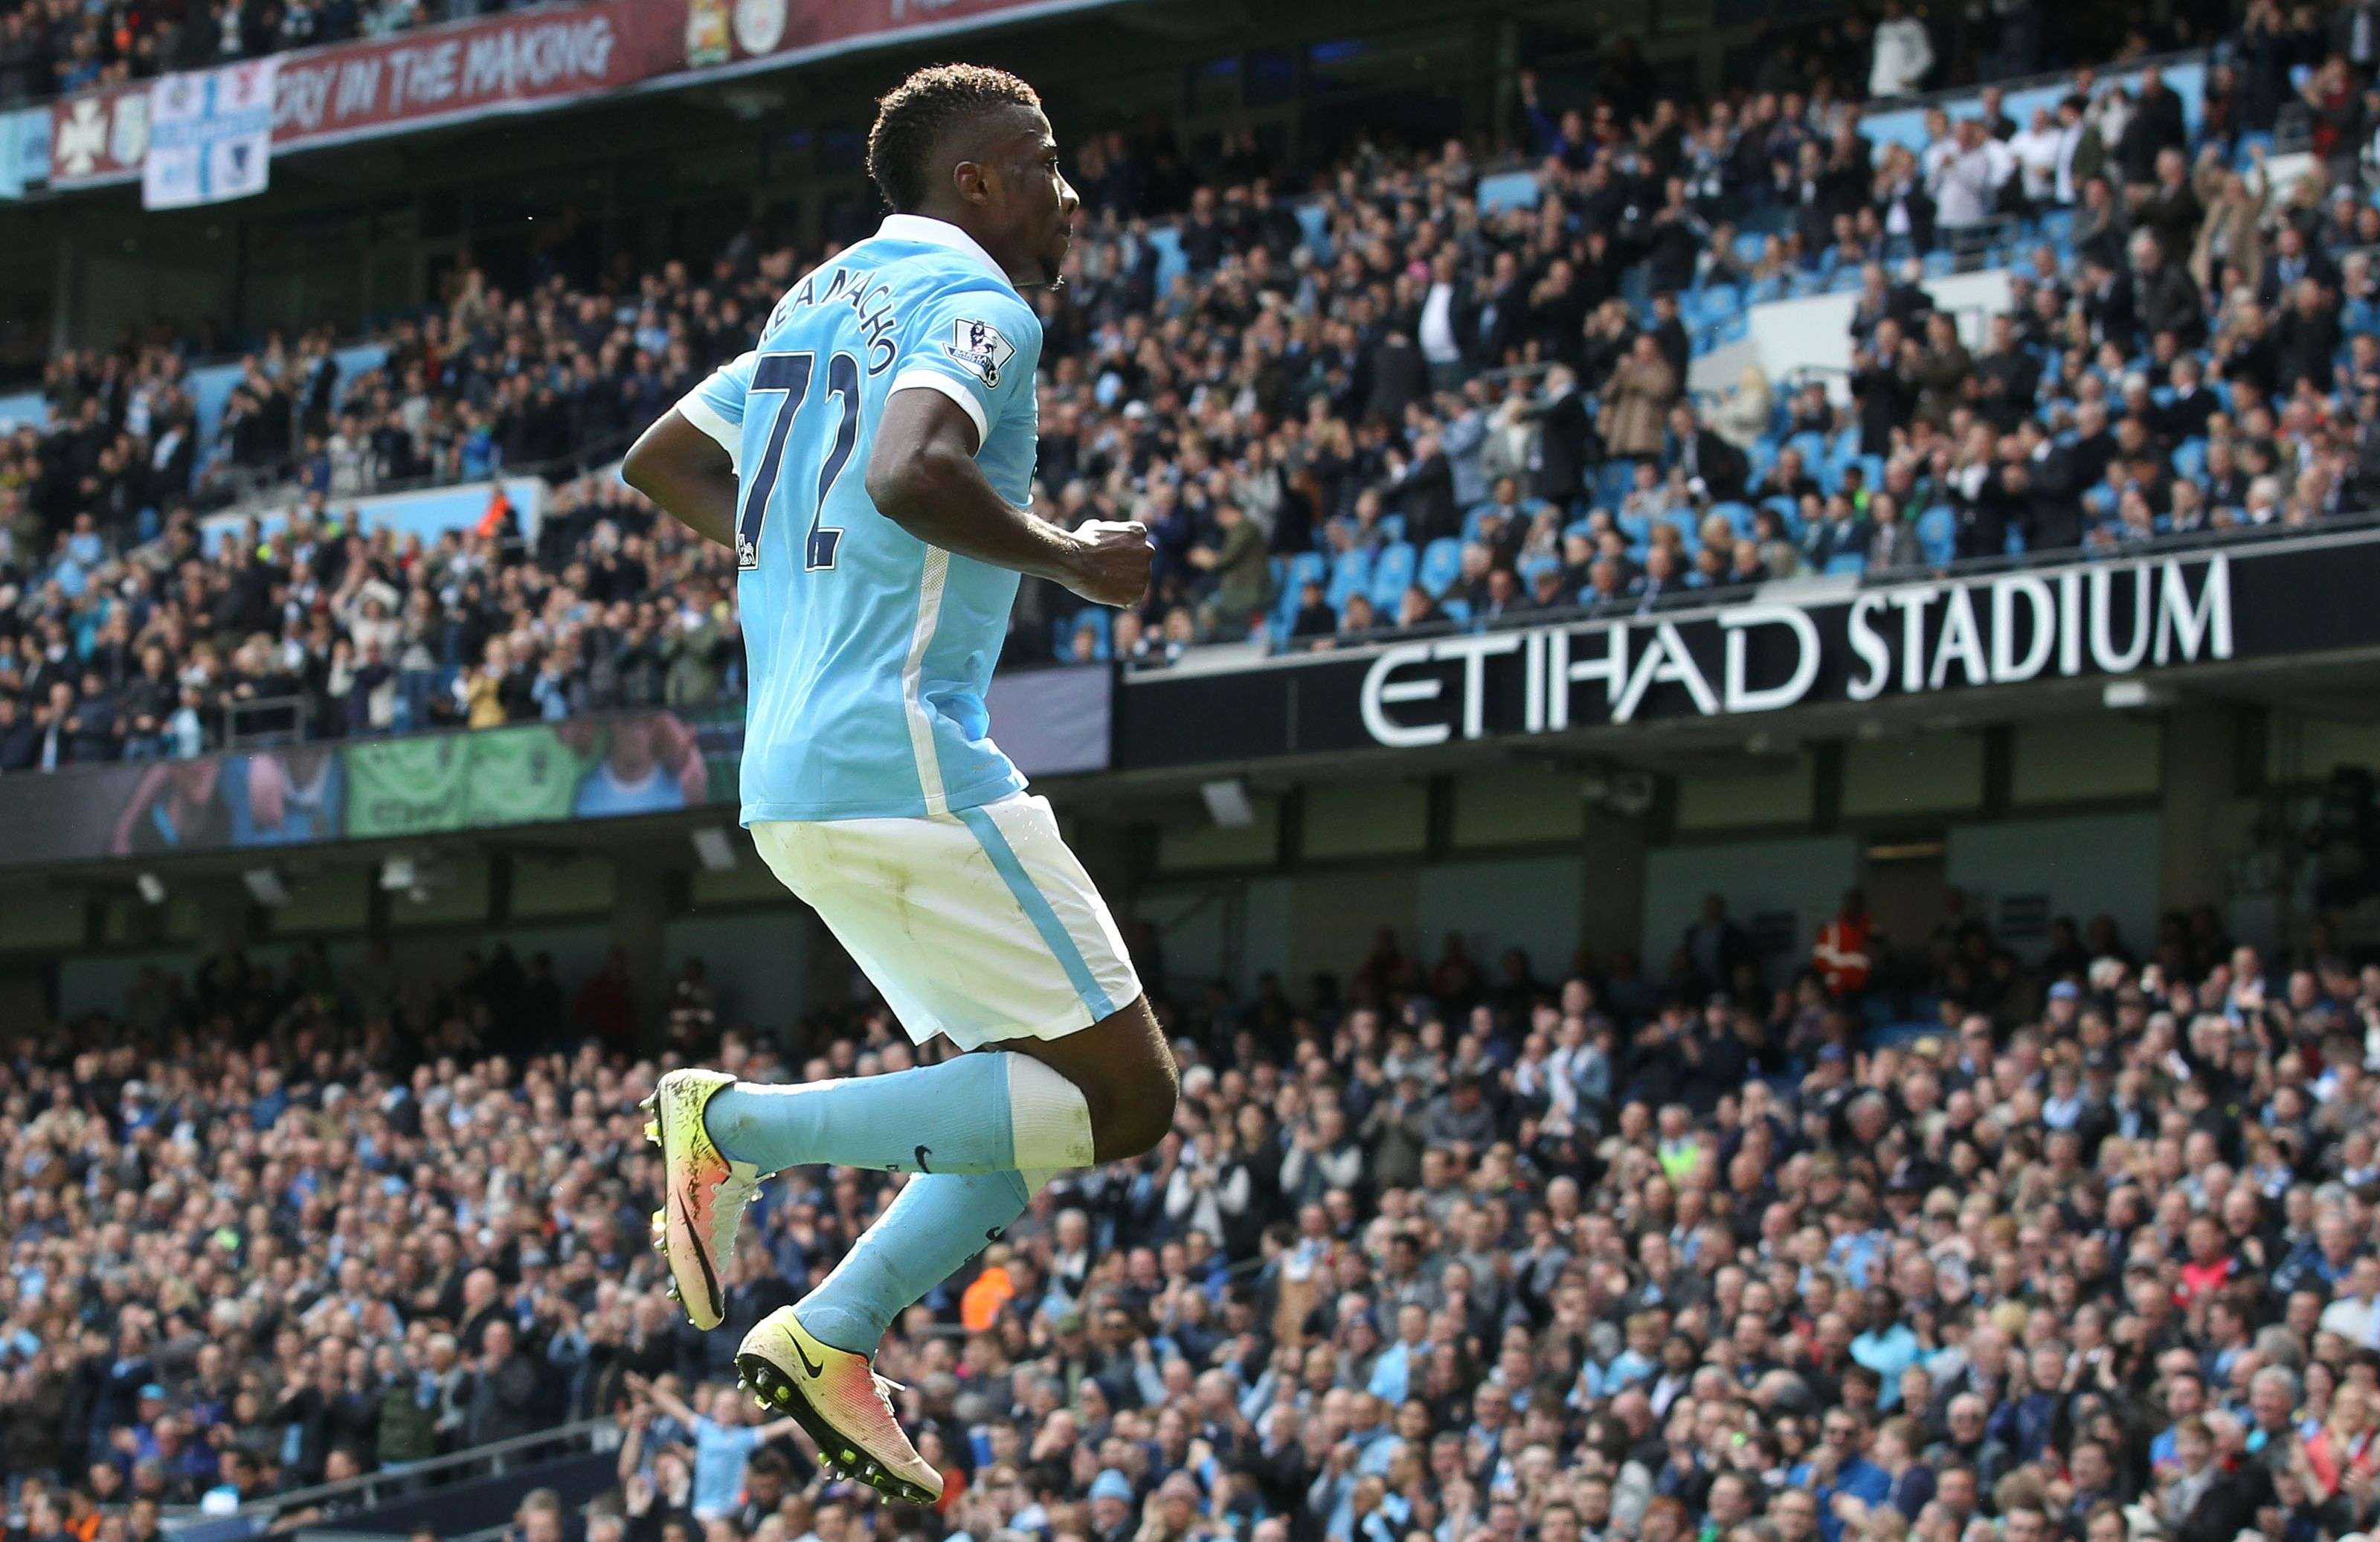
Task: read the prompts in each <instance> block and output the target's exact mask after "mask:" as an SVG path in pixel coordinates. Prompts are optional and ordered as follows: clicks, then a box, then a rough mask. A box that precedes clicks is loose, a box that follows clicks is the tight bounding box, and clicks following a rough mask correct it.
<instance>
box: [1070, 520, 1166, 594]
mask: <svg viewBox="0 0 2380 1542" xmlns="http://www.w3.org/2000/svg"><path fill="white" fill-rule="evenodd" d="M1075 540H1076V541H1077V543H1078V544H1077V545H1076V546H1075V557H1074V562H1073V564H1072V570H1071V571H1070V572H1069V573H1068V574H1067V576H1066V587H1067V588H1068V589H1073V590H1074V591H1075V593H1076V594H1079V595H1081V596H1082V597H1083V598H1084V599H1086V600H1088V601H1093V602H1094V603H1097V604H1101V605H1131V604H1135V603H1137V602H1138V601H1139V600H1140V597H1141V596H1142V595H1144V594H1147V592H1148V565H1149V562H1150V560H1151V559H1152V558H1154V557H1155V556H1156V554H1157V548H1156V547H1155V546H1153V545H1152V544H1150V542H1149V539H1148V527H1147V526H1146V525H1144V524H1142V523H1141V522H1140V521H1139V520H1137V519H1131V520H1122V521H1119V520H1112V519H1090V520H1086V521H1084V522H1083V523H1082V524H1081V525H1079V526H1077V527H1075Z"/></svg>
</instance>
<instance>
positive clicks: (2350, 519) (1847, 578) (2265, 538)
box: [1123, 511, 2380, 674]
mask: <svg viewBox="0 0 2380 1542" xmlns="http://www.w3.org/2000/svg"><path fill="white" fill-rule="evenodd" d="M2372 529H2380V511H2374V512H2368V513H2362V514H2354V515H2334V516H2330V517H2328V518H2326V519H2325V520H2324V521H2323V522H2322V523H2321V524H2319V525H2284V524H2281V523H2279V522H2278V521H2275V522H2273V523H2271V524H2267V525H2252V526H2234V527H2232V528H2228V529H2221V530H2189V531H2184V532H2182V533H2180V534H2166V535H2161V536H2157V537H2155V539H2153V540H2139V541H2127V542H2125V543H2124V544H2123V545H2122V546H2120V547H2118V548H2114V549H2112V550H2110V549H2108V548H2105V547H2087V546H2086V547H2066V548H2063V549H2061V550H2058V551H2055V552H2010V553H2009V554H2007V555H2005V556H1979V557H1960V558H1954V559H1952V560H1951V561H1949V562H1941V563H1931V562H1929V563H1925V564H1922V565H1918V566H1916V567H1910V568H1901V569H1898V570H1895V571H1892V572H1888V573H1859V574H1849V573H1846V574H1833V573H1804V574H1800V575H1797V576H1796V577H1791V578H1772V579H1769V580H1768V581H1767V582H1766V583H1756V584H1742V585H1734V586H1730V587H1729V588H1726V589H1673V590H1671V591H1670V592H1669V593H1667V594H1664V595H1661V596H1659V597H1658V598H1656V599H1654V600H1651V601H1641V600H1639V599H1636V598H1633V597H1632V598H1630V599H1628V600H1626V601H1624V602H1615V603H1611V604H1605V605H1566V606H1546V607H1534V606H1533V607H1530V608H1527V609H1516V610H1512V611H1508V612H1506V613H1504V614H1502V615H1500V616H1497V617H1495V618H1493V619H1492V620H1485V621H1482V620H1462V621H1458V620H1455V619H1453V618H1451V617H1449V618H1447V619H1445V620H1442V621H1433V622H1426V623H1424V624H1422V625H1417V626H1373V627H1367V628H1366V629H1365V630H1363V631H1360V632H1334V633H1331V634H1330V636H1328V637H1298V638H1294V639H1286V640H1283V641H1281V642H1279V643H1276V644H1275V645H1273V646H1272V647H1270V648H1269V649H1268V650H1262V651H1260V652H1256V653H1255V654H1254V657H1264V656H1267V655H1268V654H1269V655H1271V656H1279V655H1281V654H1299V653H1312V652H1316V651H1318V650H1319V648H1365V647H1370V646H1372V645H1374V644H1379V643H1390V642H1412V641H1415V639H1424V638H1429V637H1457V636H1461V635H1463V634H1466V633H1477V632H1505V631H1515V630H1521V629H1524V628H1527V627H1532V626H1544V625H1561V624H1564V623H1569V622H1585V621H1625V620H1626V619H1628V618H1629V617H1631V616H1634V615H1639V614H1661V615H1670V614H1673V613H1677V612H1681V611H1690V610H1692V611H1708V610H1721V609H1724V608H1726V607H1728V606H1730V605H1742V604H1749V603H1751V602H1752V601H1755V600H1764V599H1783V598H1786V597H1788V596H1803V597H1806V596H1808V595H1810V594H1813V593H1824V592H1829V591H1832V592H1848V591H1850V590H1853V589H1861V588H1864V587H1865V586H1867V585H1869V584H1871V583H1873V584H1878V585H1883V584H1902V583H1909V582H1911V581H1913V580H1917V579H1926V578H1964V577H1978V576H1981V575H1984V574H1989V573H2010V572H2016V571H2019V570H2022V569H2025V568H2037V567H2050V566H2076V565H2089V564H2092V563H2095V562H2100V561H2105V560H2108V559H2110V558H2123V559H2137V558H2144V557H2145V558H2153V557H2167V556H2176V555H2180V554H2181V553H2184V552H2203V551H2207V550H2210V549H2212V548H2217V547H2219V548H2223V549H2225V550H2237V549H2239V548H2240V547H2243V546H2253V545H2267V544H2270V545H2278V544H2281V543H2283V542H2286V541H2289V540H2297V539H2300V538H2312V537H2317V536H2335V535H2340V534H2347V533H2352V532H2354V531H2359V530H2372ZM1222 650H1228V651H1229V653H1230V654H1231V656H1232V658H1233V664H1232V666H1231V667H1241V666H1243V665H1245V663H1246V662H1251V650H1250V649H1248V648H1247V647H1245V646H1242V645H1228V644H1227V645H1216V647H1215V648H1212V649H1202V650H1199V652H1201V653H1204V652H1208V651H1222ZM1123 670H1124V672H1125V673H1126V674H1137V673H1142V672H1149V673H1158V672H1166V671H1172V672H1174V673H1179V672H1180V670H1181V665H1180V664H1179V663H1178V662H1167V661H1165V660H1163V659H1160V658H1151V659H1146V660H1140V659H1127V660H1124V661H1123Z"/></svg>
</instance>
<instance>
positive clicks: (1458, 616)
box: [1438, 600, 1471, 621]
mask: <svg viewBox="0 0 2380 1542" xmlns="http://www.w3.org/2000/svg"><path fill="white" fill-rule="evenodd" d="M1438 608H1439V610H1441V611H1444V612H1445V613H1446V618H1447V619H1448V620H1449V621H1468V620H1470V619H1471V601H1467V600H1441V601H1439V602H1438Z"/></svg>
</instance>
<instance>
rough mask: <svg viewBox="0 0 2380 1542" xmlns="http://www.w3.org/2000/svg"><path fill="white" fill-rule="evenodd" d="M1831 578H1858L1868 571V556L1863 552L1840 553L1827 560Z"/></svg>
mask: <svg viewBox="0 0 2380 1542" xmlns="http://www.w3.org/2000/svg"><path fill="white" fill-rule="evenodd" d="M1826 571H1827V577H1829V578H1856V577H1859V576H1860V575H1861V574H1863V573H1865V572H1866V571H1867V555H1866V553H1864V552H1836V553H1835V554H1834V555H1833V556H1831V557H1828V559H1827V570H1826Z"/></svg>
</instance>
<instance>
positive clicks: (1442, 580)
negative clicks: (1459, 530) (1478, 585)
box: [1418, 536, 1463, 600]
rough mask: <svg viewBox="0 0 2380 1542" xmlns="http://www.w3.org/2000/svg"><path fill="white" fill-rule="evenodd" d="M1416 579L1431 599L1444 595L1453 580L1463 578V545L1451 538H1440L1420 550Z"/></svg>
mask: <svg viewBox="0 0 2380 1542" xmlns="http://www.w3.org/2000/svg"><path fill="white" fill-rule="evenodd" d="M1418 577H1419V578H1420V580H1421V587H1422V588H1424V589H1427V590H1429V595H1430V598H1431V599H1433V600H1435V599H1437V598H1439V596H1440V595H1442V594H1444V593H1445V592H1446V591H1447V589H1448V587H1449V586H1451V584H1452V583H1453V582H1454V580H1455V579H1457V578H1459V577H1463V543H1462V542H1461V541H1459V540H1455V539H1454V538H1453V537H1452V536H1440V537H1439V538H1438V539H1437V540H1433V541H1431V542H1430V543H1429V544H1428V545H1427V546H1426V547H1424V548H1422V553H1421V566H1420V569H1419V571H1418Z"/></svg>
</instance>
